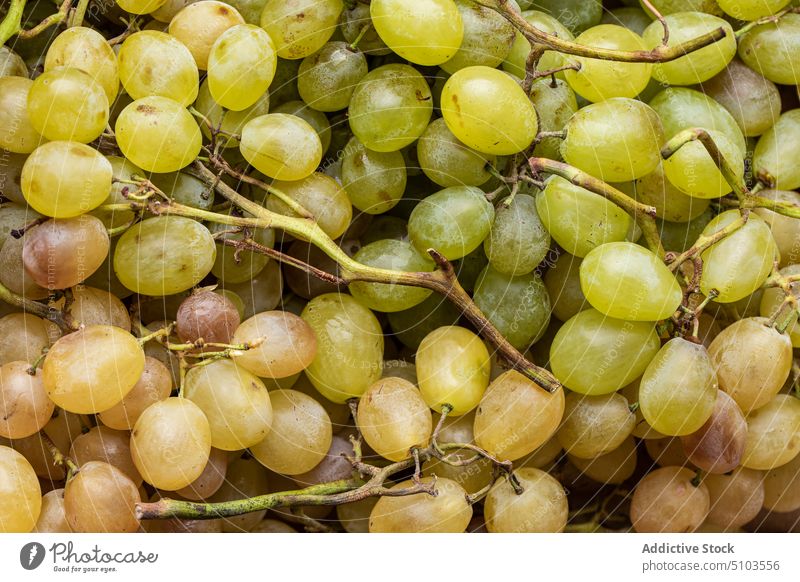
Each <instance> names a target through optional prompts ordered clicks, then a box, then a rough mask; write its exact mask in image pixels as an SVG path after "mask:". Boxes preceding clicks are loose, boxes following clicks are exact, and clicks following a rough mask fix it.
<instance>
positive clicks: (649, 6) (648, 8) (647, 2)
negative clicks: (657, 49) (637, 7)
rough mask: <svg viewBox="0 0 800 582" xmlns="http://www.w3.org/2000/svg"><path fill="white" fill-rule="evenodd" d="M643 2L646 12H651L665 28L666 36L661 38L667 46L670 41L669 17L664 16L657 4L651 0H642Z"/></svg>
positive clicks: (662, 42)
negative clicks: (654, 4)
mask: <svg viewBox="0 0 800 582" xmlns="http://www.w3.org/2000/svg"><path fill="white" fill-rule="evenodd" d="M642 4H644V8H645V12H649V13H650V14H651V15H652V16H653V17H655V19H656V20H658V21H659V22H660V23H661V27H662V28H663V29H664V36H663V37H662V39H661V44H662V45H663V46H666V45H667V43H669V26H668V25H667V19H666V18H664V16H663V15H662V14H661V12H659V11H658V9H657V8H656V7H655V6H653V3H652V2H651V1H650V0H642Z"/></svg>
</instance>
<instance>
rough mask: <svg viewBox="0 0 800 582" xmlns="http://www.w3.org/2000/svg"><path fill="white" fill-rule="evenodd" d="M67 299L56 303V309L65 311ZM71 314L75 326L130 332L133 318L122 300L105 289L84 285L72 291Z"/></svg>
mask: <svg viewBox="0 0 800 582" xmlns="http://www.w3.org/2000/svg"><path fill="white" fill-rule="evenodd" d="M65 304H66V299H60V300H58V301H57V302H55V307H58V308H59V309H63V307H64V305H65ZM69 314H70V315H71V316H72V320H73V321H74V322H75V325H78V326H80V325H81V324H82V325H114V326H116V327H121V328H122V329H124V330H126V331H128V330H130V329H131V317H130V315H129V314H128V309H127V308H126V307H125V305H124V304H123V303H122V301H120V299H119V298H118V297H117V296H116V295H113V294H112V293H109V292H108V291H105V290H103V289H96V288H95V287H86V286H84V285H81V286H78V287H74V288H73V289H72V303H71V304H70V306H69Z"/></svg>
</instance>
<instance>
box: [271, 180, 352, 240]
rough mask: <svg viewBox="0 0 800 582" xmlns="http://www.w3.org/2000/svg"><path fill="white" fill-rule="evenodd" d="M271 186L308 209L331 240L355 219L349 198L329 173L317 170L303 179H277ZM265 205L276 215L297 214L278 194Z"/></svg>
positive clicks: (337, 236) (341, 233) (340, 234)
mask: <svg viewBox="0 0 800 582" xmlns="http://www.w3.org/2000/svg"><path fill="white" fill-rule="evenodd" d="M272 185H273V186H274V187H275V188H277V189H278V190H280V191H281V192H283V193H284V194H286V195H287V196H288V197H289V198H291V199H292V200H294V201H295V202H297V203H298V204H299V205H300V206H302V207H303V208H305V209H306V210H307V211H308V212H309V213H310V214H311V216H312V217H314V219H315V220H316V222H317V224H318V225H319V227H320V228H321V229H322V230H323V231H325V233H326V234H327V235H328V236H329V237H331V238H332V239H336V238H339V237H340V236H342V235H343V234H344V231H345V230H347V227H348V226H349V225H350V221H351V219H352V218H353V206H352V204H350V199H349V198H348V197H347V193H346V192H345V190H344V188H342V187H341V186H340V185H339V183H338V182H337V181H336V180H334V179H333V178H331V177H330V176H328V175H327V174H323V173H322V172H314V173H313V174H311V175H309V176H306V177H305V178H302V179H300V180H293V181H290V182H282V181H280V180H275V181H274V182H273V183H272ZM265 206H266V207H267V209H268V210H272V211H273V212H276V213H277V214H283V215H285V216H297V215H296V214H295V213H294V211H293V210H291V209H290V208H289V207H288V206H287V205H286V204H284V203H283V202H282V201H281V200H280V199H279V198H277V197H275V196H269V197H268V198H267V203H266V205H265Z"/></svg>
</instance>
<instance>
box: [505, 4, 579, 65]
mask: <svg viewBox="0 0 800 582" xmlns="http://www.w3.org/2000/svg"><path fill="white" fill-rule="evenodd" d="M522 17H523V18H524V19H525V20H526V21H528V23H530V24H532V25H533V26H534V27H536V28H538V29H539V30H541V31H542V32H546V33H548V34H552V35H554V36H557V37H558V38H561V39H564V40H574V38H575V37H574V36H573V35H572V33H571V32H570V30H569V29H568V28H567V27H566V26H564V25H563V24H561V23H560V22H559V21H558V20H556V19H555V18H553V17H552V16H550V15H549V14H546V13H545V12H540V11H538V10H526V11H525V12H523V13H522ZM530 52H531V44H530V43H529V42H528V39H526V38H525V37H524V36H523V35H522V33H521V32H517V33H516V36H515V37H514V44H513V45H511V51H510V52H509V53H508V56H507V57H506V60H505V61H504V62H503V70H504V71H507V72H509V73H511V74H513V75H516V76H517V77H519V78H520V79H522V78H524V77H525V60H526V59H527V58H528V55H529V54H530ZM564 62H565V59H564V55H562V54H561V53H560V52H557V51H545V52H544V53H542V56H541V58H540V59H539V63H538V65H537V68H538V69H539V70H540V71H549V70H551V69H557V68H558V67H560V66H562V65H564Z"/></svg>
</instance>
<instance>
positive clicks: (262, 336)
mask: <svg viewBox="0 0 800 582" xmlns="http://www.w3.org/2000/svg"><path fill="white" fill-rule="evenodd" d="M261 340H263V341H261ZM257 341H261V343H260V344H259V345H257V346H256V347H253V348H251V349H248V350H242V351H240V352H237V353H235V354H234V355H233V359H234V361H235V362H236V363H237V364H238V365H240V366H241V367H242V368H244V369H246V370H249V371H250V372H252V373H254V374H256V375H257V376H261V377H264V378H285V377H287V376H291V375H293V374H297V373H298V372H301V371H302V370H305V369H306V368H307V367H308V365H309V364H311V362H312V361H313V360H314V357H315V356H316V355H317V337H316V335H315V334H314V330H313V329H312V328H311V326H310V325H309V324H308V323H306V322H305V321H304V320H303V319H301V318H300V317H298V316H297V315H294V314H292V313H287V312H285V311H266V312H264V313H258V314H256V315H254V316H253V317H251V318H249V319H246V320H245V321H243V322H242V323H241V325H239V327H237V328H236V330H235V332H234V333H233V337H232V339H231V343H233V344H244V343H249V344H254V343H256V342H257Z"/></svg>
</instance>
